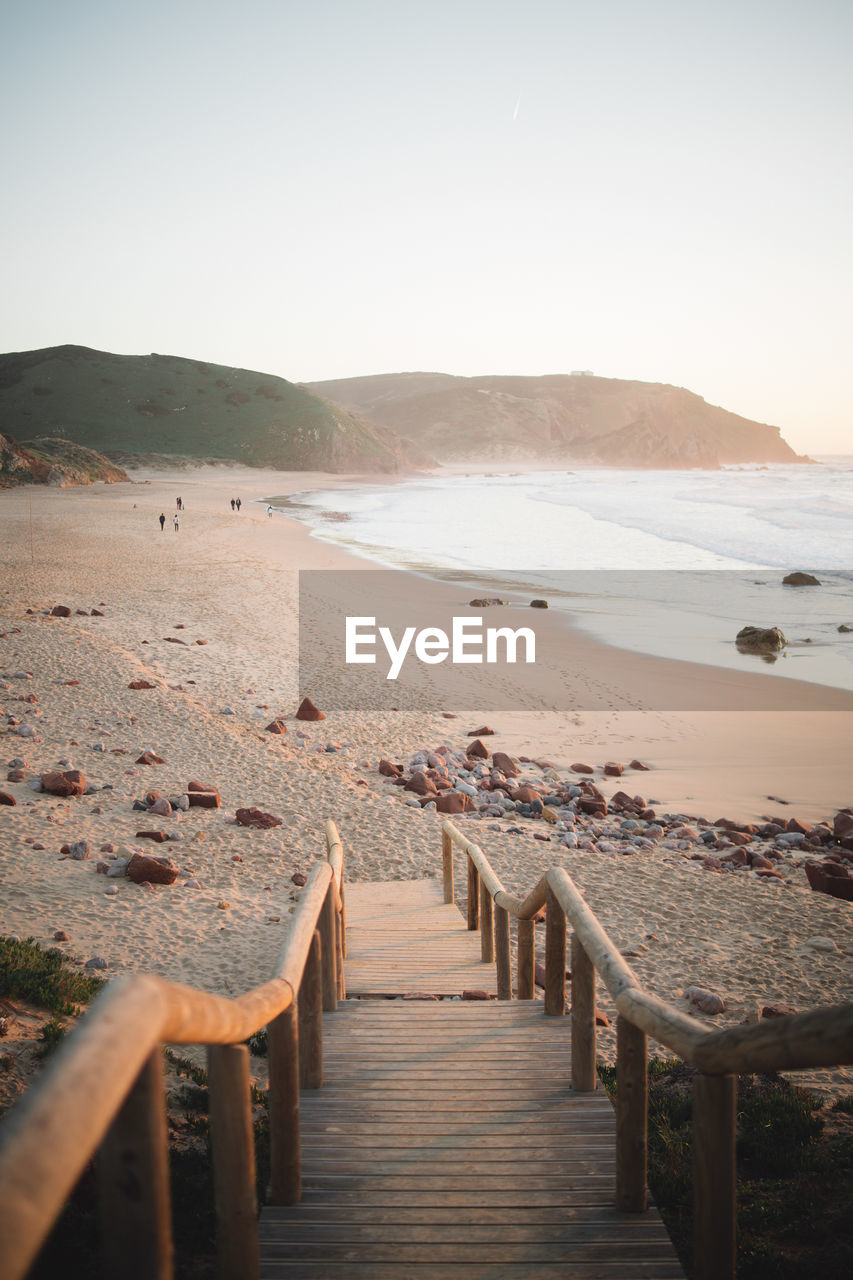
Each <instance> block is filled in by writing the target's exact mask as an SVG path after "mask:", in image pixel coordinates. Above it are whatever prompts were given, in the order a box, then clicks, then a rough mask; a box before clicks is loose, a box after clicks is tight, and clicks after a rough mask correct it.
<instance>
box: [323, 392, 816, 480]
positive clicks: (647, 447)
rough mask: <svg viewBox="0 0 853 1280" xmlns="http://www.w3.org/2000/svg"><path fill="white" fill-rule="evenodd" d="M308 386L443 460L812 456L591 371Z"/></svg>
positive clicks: (684, 399)
mask: <svg viewBox="0 0 853 1280" xmlns="http://www.w3.org/2000/svg"><path fill="white" fill-rule="evenodd" d="M310 386H311V387H312V389H313V390H315V391H317V392H318V393H319V394H321V395H323V396H326V397H328V399H330V400H332V401H334V402H335V403H337V404H340V405H342V406H345V407H347V408H349V409H351V410H353V411H356V412H359V413H363V414H365V415H366V416H367V417H369V418H371V419H372V420H373V421H376V422H380V423H383V424H385V425H386V426H390V427H393V429H394V430H395V431H396V432H398V433H399V434H400V435H401V436H403V437H404V438H405V439H409V440H417V441H418V443H419V444H420V445H421V446H422V447H423V448H424V449H427V450H429V452H430V453H432V454H433V455H435V457H437V458H439V459H440V460H441V461H443V462H450V461H459V462H463V461H464V462H467V461H486V460H503V461H518V462H524V461H540V460H541V461H552V462H555V463H557V462H558V463H561V464H564V463H568V464H571V463H586V464H589V465H600V466H619V467H659V468H660V467H666V468H682V467H710V468H713V467H719V466H723V465H725V464H731V463H750V462H759V463H761V462H796V461H805V459H799V458H798V455H797V454H795V453H794V451H793V449H791V448H790V446H789V445H788V444H786V442H785V441H784V440H783V439H782V437H781V434H780V432H779V428H778V427H773V426H768V425H766V424H764V423H761V422H753V421H751V420H750V419H748V418H742V417H739V416H738V415H737V414H734V413H729V412H728V411H727V410H725V409H721V408H718V407H716V406H714V405H710V404H707V403H706V402H705V401H704V400H703V399H702V397H701V396H697V395H694V394H693V393H692V392H690V391H686V390H684V388H682V387H673V386H668V385H666V384H663V383H651V382H629V381H624V380H622V379H618V378H596V377H594V376H592V375H591V374H569V375H554V376H550V377H541V378H522V377H482V378H457V377H453V376H451V375H449V374H435V373H406V374H381V375H379V376H376V377H368V378H349V379H341V380H338V381H333V382H316V383H311V384H310Z"/></svg>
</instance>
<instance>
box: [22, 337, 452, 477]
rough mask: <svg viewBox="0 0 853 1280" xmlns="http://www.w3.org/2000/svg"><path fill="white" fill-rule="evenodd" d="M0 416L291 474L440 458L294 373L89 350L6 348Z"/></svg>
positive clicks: (26, 425) (27, 427)
mask: <svg viewBox="0 0 853 1280" xmlns="http://www.w3.org/2000/svg"><path fill="white" fill-rule="evenodd" d="M0 420H2V421H3V422H4V424H5V429H6V430H8V431H9V432H11V433H12V434H14V435H15V436H16V437H18V438H19V439H32V438H33V437H35V436H51V437H58V438H61V439H67V440H72V441H76V442H77V443H78V444H81V445H86V446H88V447H89V448H90V449H97V450H99V451H101V452H110V451H117V452H119V453H129V454H137V455H138V454H142V455H146V454H151V453H159V454H166V455H169V456H171V455H184V456H189V457H196V458H213V459H222V460H228V461H233V462H241V463H244V464H247V465H250V466H264V467H277V468H282V469H288V470H299V471H301V470H315V469H316V470H324V471H348V470H365V471H384V472H388V471H396V470H398V469H400V468H401V467H405V466H409V465H420V464H422V463H423V462H428V461H429V459H426V458H425V457H424V455H423V454H422V453H421V452H420V450H418V449H417V448H414V447H413V446H411V445H408V444H406V445H404V444H403V443H402V442H401V441H400V440H399V439H398V438H397V437H396V435H395V433H394V432H393V431H390V430H388V429H387V428H385V427H375V426H373V425H372V424H371V423H369V422H366V421H364V420H363V419H362V418H360V417H358V416H357V415H356V414H354V413H351V412H349V411H347V410H345V409H336V408H333V407H332V406H331V405H329V404H327V403H326V402H325V401H324V400H322V399H320V397H319V396H317V395H315V394H313V393H312V392H310V391H308V390H306V389H305V388H304V387H300V386H297V385H295V384H294V383H292V382H287V381H286V380H285V379H284V378H277V377H274V376H272V375H270V374H263V373H256V372H252V371H251V370H247V369H232V368H229V367H228V366H225V365H215V364H207V363H205V362H204V361H201V360H187V359H183V358H181V357H177V356H164V355H156V354H152V355H148V356H120V355H112V354H110V353H109V352H105V351H93V350H90V349H89V348H88V347H76V346H64V347H49V348H46V349H45V350H42V351H26V352H19V353H11V354H8V355H0Z"/></svg>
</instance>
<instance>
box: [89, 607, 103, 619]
mask: <svg viewBox="0 0 853 1280" xmlns="http://www.w3.org/2000/svg"><path fill="white" fill-rule="evenodd" d="M92 617H93V618H103V617H105V615H104V614H103V613H101V611H100V609H93V610H92Z"/></svg>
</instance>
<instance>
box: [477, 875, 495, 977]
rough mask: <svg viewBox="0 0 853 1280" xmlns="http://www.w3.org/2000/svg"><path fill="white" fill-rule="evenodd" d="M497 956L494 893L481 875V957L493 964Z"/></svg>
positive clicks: (487, 962) (485, 962) (486, 962)
mask: <svg viewBox="0 0 853 1280" xmlns="http://www.w3.org/2000/svg"><path fill="white" fill-rule="evenodd" d="M494 958H495V931H494V925H493V923H492V895H491V894H490V893H489V886H488V885H487V884H486V882H485V880H484V879H483V877H482V876H481V877H480V959H481V960H482V961H483V963H484V964H491V963H492V961H493V960H494Z"/></svg>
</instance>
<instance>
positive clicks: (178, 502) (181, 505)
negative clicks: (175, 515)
mask: <svg viewBox="0 0 853 1280" xmlns="http://www.w3.org/2000/svg"><path fill="white" fill-rule="evenodd" d="M175 506H176V507H177V508H178V510H179V511H182V510H183V504H182V502H181V499H180V498H176V499H175Z"/></svg>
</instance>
